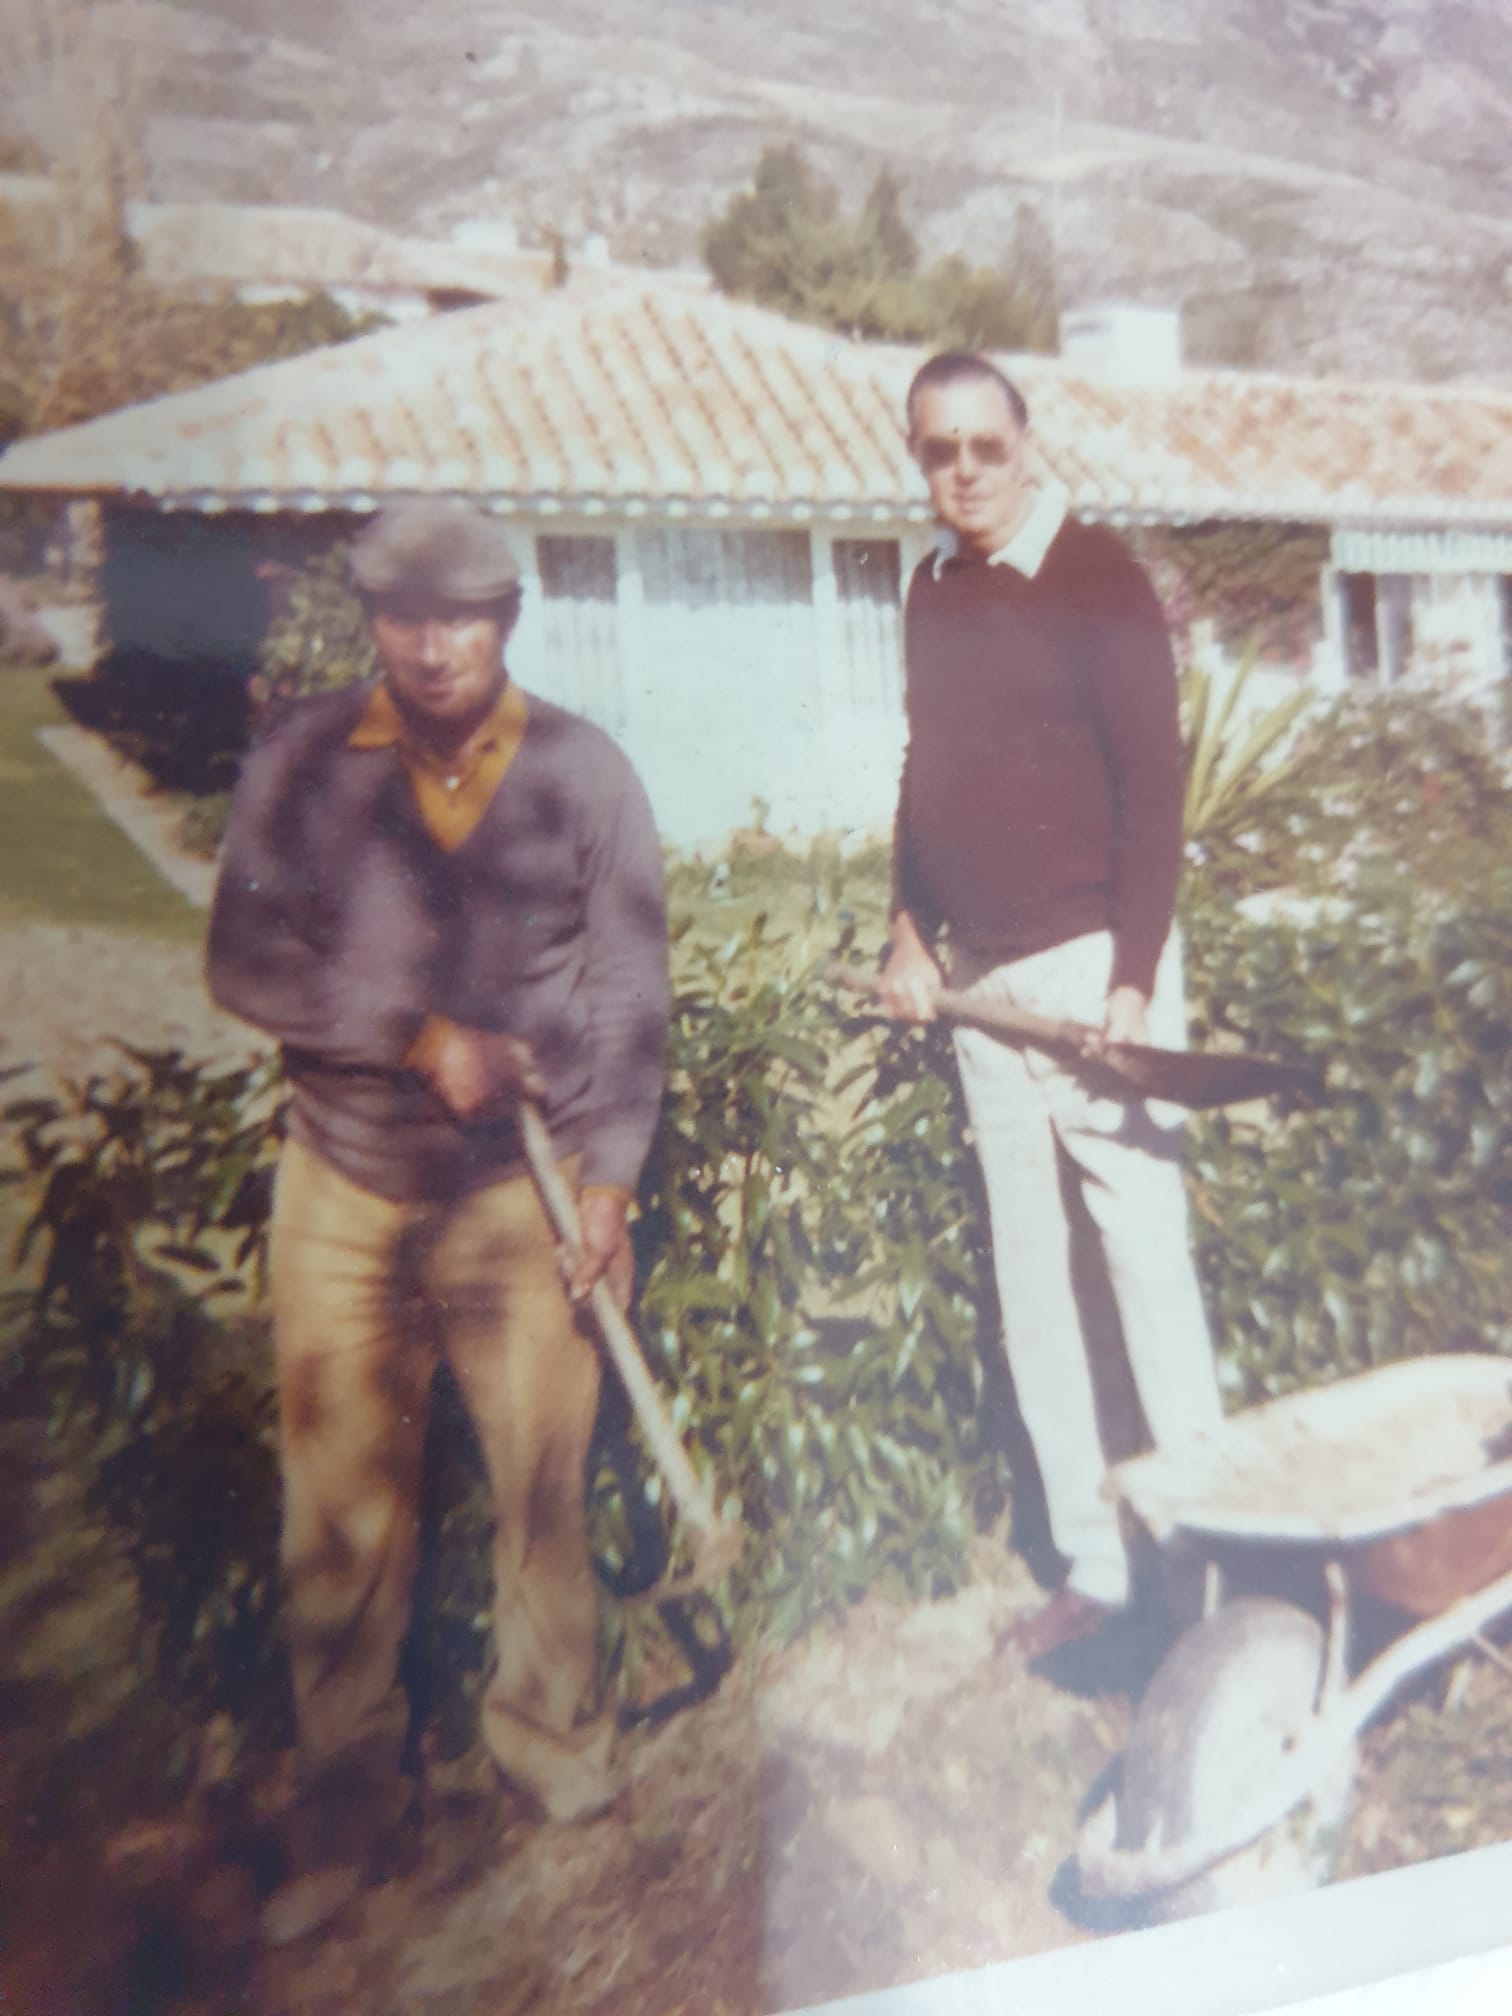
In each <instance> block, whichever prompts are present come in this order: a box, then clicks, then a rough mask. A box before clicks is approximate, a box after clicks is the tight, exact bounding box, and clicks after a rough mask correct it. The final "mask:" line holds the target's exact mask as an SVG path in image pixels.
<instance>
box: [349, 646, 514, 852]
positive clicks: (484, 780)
mask: <svg viewBox="0 0 1512 2016" xmlns="http://www.w3.org/2000/svg"><path fill="white" fill-rule="evenodd" d="M529 712H530V710H529V706H528V704H527V702H526V699H525V695H524V694H523V693H522V692H521V691H520V689H519V687H518V686H516V685H515V684H514V682H513V681H511V682H510V683H509V684H508V685H507V686H506V687H505V688H504V691H503V692H502V693H501V694H500V695H499V697H498V699H497V700H496V701H495V703H494V707H493V711H492V713H491V714H490V715H489V716H488V719H487V720H486V721H485V722H484V723H483V724H482V726H481V727H480V728H479V729H478V732H477V734H476V735H475V736H474V737H473V738H472V740H471V742H470V743H469V746H468V749H467V753H466V755H465V757H464V759H463V760H462V762H461V764H460V765H458V764H455V763H452V764H448V763H444V762H442V761H441V759H440V758H439V757H437V756H435V755H433V754H432V753H431V751H430V750H429V749H427V748H426V747H425V745H424V744H423V743H422V742H420V741H418V740H417V739H416V737H415V736H414V735H413V734H412V733H411V732H410V729H409V727H408V725H407V724H406V722H405V719H404V716H403V715H402V714H401V713H400V712H399V709H398V707H397V706H396V705H395V704H394V697H393V695H392V694H391V693H390V692H389V689H388V687H387V686H386V685H384V684H383V683H382V682H381V681H380V682H379V684H378V685H377V686H376V687H374V689H373V697H372V698H371V699H370V700H369V701H368V704H367V706H366V707H365V708H364V709H363V710H362V718H361V719H360V720H359V721H358V723H357V725H356V727H355V728H354V729H353V730H352V732H351V734H350V736H349V737H348V738H347V741H348V746H349V747H350V748H353V749H397V751H398V752H399V760H400V761H401V762H402V763H403V765H404V768H405V770H406V772H407V773H408V776H409V780H410V783H411V785H412V786H413V787H414V792H415V802H416V804H417V805H418V806H419V808H420V817H421V819H422V820H423V821H424V822H425V830H426V832H427V833H429V834H430V836H431V838H432V839H433V840H434V841H435V843H436V845H437V846H438V847H442V848H444V849H445V850H446V852H447V853H448V854H451V853H454V852H455V851H456V849H457V848H458V847H460V846H461V845H462V843H463V841H464V840H465V839H466V838H467V836H468V835H469V834H470V833H471V832H472V831H473V830H474V828H475V827H476V826H477V824H478V821H479V820H480V819H481V818H482V817H483V814H484V813H485V812H486V811H487V810H488V808H489V806H490V805H491V804H492V802H493V798H494V794H495V792H496V791H497V790H498V788H499V786H500V785H501V784H502V783H503V781H504V776H505V772H506V771H507V770H508V769H509V766H510V764H511V763H512V762H513V761H514V759H515V756H516V754H517V753H518V751H519V747H520V744H521V742H523V741H524V739H525V726H526V722H527V720H528V719H529Z"/></svg>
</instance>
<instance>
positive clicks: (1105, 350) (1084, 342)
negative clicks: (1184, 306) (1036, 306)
mask: <svg viewBox="0 0 1512 2016" xmlns="http://www.w3.org/2000/svg"><path fill="white" fill-rule="evenodd" d="M1060 354H1061V356H1062V357H1063V358H1064V359H1065V361H1066V362H1067V363H1068V364H1074V365H1076V366H1077V368H1078V369H1079V370H1083V371H1086V372H1088V373H1089V374H1090V375H1092V376H1094V377H1098V378H1121V379H1125V380H1135V381H1143V382H1145V383H1150V382H1152V381H1154V382H1158V381H1161V380H1168V379H1171V378H1177V377H1179V376H1180V375H1181V310H1180V309H1179V308H1145V307H1142V306H1140V304H1139V303H1138V302H1134V301H1101V302H1097V303H1094V304H1092V305H1090V306H1088V307H1086V308H1070V309H1067V310H1066V312H1065V313H1064V314H1063V315H1062V316H1061V318H1060Z"/></svg>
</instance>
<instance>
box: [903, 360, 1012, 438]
mask: <svg viewBox="0 0 1512 2016" xmlns="http://www.w3.org/2000/svg"><path fill="white" fill-rule="evenodd" d="M969 378H978V379H986V380H987V381H988V383H989V384H992V385H996V386H997V388H998V390H999V391H1000V392H1001V393H1002V395H1003V397H1004V398H1005V399H1006V400H1007V401H1008V410H1009V412H1010V413H1011V414H1012V415H1013V418H1014V421H1015V423H1016V424H1017V425H1018V426H1020V427H1027V426H1028V425H1029V407H1028V404H1027V402H1026V401H1025V398H1024V395H1023V393H1022V392H1020V390H1019V389H1018V387H1017V385H1015V384H1014V382H1013V380H1012V379H1011V378H1010V377H1008V376H1007V374H1006V373H1005V372H1002V371H999V369H998V367H997V366H996V364H994V363H993V361H992V359H991V358H990V357H982V356H979V355H978V353H977V352H976V351H975V350H941V351H940V352H939V353H938V354H937V355H936V356H933V357H931V358H930V359H929V361H928V362H927V363H925V364H921V365H920V366H919V368H918V370H917V371H916V372H915V373H914V376H913V383H912V384H911V385H910V386H909V388H908V398H907V400H906V401H905V402H904V411H905V412H906V414H907V416H908V432H909V436H910V438H912V435H913V431H914V412H915V409H916V408H917V406H918V403H919V395H920V394H921V393H923V392H933V391H935V390H936V389H938V388H941V387H943V386H946V385H959V384H961V383H962V382H963V381H964V380H966V379H969Z"/></svg>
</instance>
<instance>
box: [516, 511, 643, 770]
mask: <svg viewBox="0 0 1512 2016" xmlns="http://www.w3.org/2000/svg"><path fill="white" fill-rule="evenodd" d="M536 564H537V567H538V568H539V571H540V580H541V643H540V652H541V660H542V665H543V668H544V671H545V675H546V677H545V681H544V682H543V683H544V684H546V685H547V688H548V690H549V691H550V693H551V696H552V698H553V699H559V700H560V701H561V704H562V705H563V706H564V707H570V708H572V710H573V711H574V713H578V714H585V715H586V716H587V717H588V719H589V720H590V721H596V722H597V723H598V725H599V726H600V727H601V728H605V729H607V730H608V732H609V733H610V734H611V735H614V736H619V735H622V734H623V733H624V729H625V720H626V709H625V678H624V670H623V666H622V663H621V657H620V632H619V612H618V609H617V607H616V597H617V593H618V576H617V569H616V566H615V555H614V541H613V540H612V539H605V538H595V537H581V538H575V537H563V536H560V535H558V534H554V533H553V534H542V535H541V536H540V537H539V538H538V539H537V540H536Z"/></svg>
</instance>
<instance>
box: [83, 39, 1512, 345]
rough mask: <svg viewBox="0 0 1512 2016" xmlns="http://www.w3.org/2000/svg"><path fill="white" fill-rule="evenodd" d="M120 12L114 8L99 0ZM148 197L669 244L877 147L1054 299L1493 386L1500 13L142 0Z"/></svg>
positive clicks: (981, 249)
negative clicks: (776, 166)
mask: <svg viewBox="0 0 1512 2016" xmlns="http://www.w3.org/2000/svg"><path fill="white" fill-rule="evenodd" d="M114 11H115V13H116V14H117V15H118V16H120V17H121V18H122V19H124V13H123V10H122V8H121V7H119V6H117V7H116V8H115V10H114ZM130 21H131V24H132V25H131V32H132V39H133V41H134V43H135V45H136V47H137V50H138V52H139V57H140V60H141V61H142V62H143V63H144V65H145V68H146V71H147V73H148V75H149V77H150V90H149V96H148V102H149V118H148V130H147V148H146V154H147V160H148V166H149V176H150V183H151V193H152V194H155V195H158V196H160V197H164V198H183V197H188V196H204V197H218V198H221V199H224V200H234V201H263V202H290V201H297V202H306V203H320V204H327V205H331V206H334V207H337V208H345V209H350V210H352V211H354V212H355V213H357V214H358V215H362V216H366V217H370V218H373V219H376V220H381V221H384V222H387V223H393V224H402V225H405V226H407V227H409V228H412V229H421V230H445V229H447V228H449V227H450V226H451V225H453V224H455V223H456V222H458V221H460V220H461V219H463V218H467V217H477V216H484V217H493V218H499V219H506V220H509V221H511V222H513V223H514V224H515V225H516V226H517V228H518V229H519V231H520V234H521V236H522V237H523V238H525V239H527V240H529V239H532V238H539V237H540V236H541V235H542V234H543V233H544V232H546V231H547V230H549V229H556V230H560V231H561V232H563V233H564V235H565V236H566V237H567V239H568V240H569V241H572V240H573V239H575V238H577V237H579V236H581V235H583V234H585V233H588V232H600V233H603V234H604V235H606V236H607V237H608V239H609V240H610V243H611V246H612V248H613V249H614V251H615V252H616V253H617V254H618V255H619V256H620V257H621V258H625V259H644V260H646V261H649V262H651V263H653V264H663V263H673V262H679V261H688V260H691V259H694V258H696V256H697V244H698V235H699V229H700V226H701V224H702V222H703V220H704V219H705V218H706V217H707V216H708V214H709V213H710V211H711V210H713V209H715V208H717V207H718V206H719V205H720V204H721V203H722V202H723V201H724V199H725V198H726V197H727V195H728V194H729V192H730V191H731V190H732V189H733V188H735V187H737V186H739V185H740V184H741V183H742V182H743V181H744V180H745V178H746V176H747V175H748V173H749V170H750V167H751V164H752V162H753V161H754V159H755V156H756V154H757V153H758V151H759V150H760V148H761V147H762V146H763V145H765V144H767V143H769V142H772V141H777V140H789V139H791V140H796V141H799V142H801V143H802V144H803V145H804V146H805V147H806V148H807V149H808V150H809V151H810V152H811V154H812V155H813V157H814V158H815V159H816V161H817V162H818V163H819V164H820V165H821V166H822V167H823V168H825V169H826V170H827V171H828V172H830V173H831V174H833V175H834V176H835V177H836V178H837V179H838V180H839V181H840V182H841V184H842V185H843V186H844V187H845V189H846V190H847V191H848V192H849V193H851V194H858V193H859V191H860V190H861V188H862V187H863V186H864V185H865V183H866V182H867V180H868V179H869V178H870V176H871V175H872V174H873V173H874V172H875V170H876V168H877V167H878V166H879V165H880V164H881V163H883V162H884V161H886V162H890V163H891V164H892V165H893V166H894V168H895V169H896V171H897V172H898V174H899V175H900V177H901V179H902V181H903V184H904V190H905V197H906V201H907V204H908V207H909V210H910V213H911V215H912V216H913V218H914V219H915V220H916V222H917V224H918V225H919V227H920V235H921V236H922V238H923V239H924V241H925V244H926V247H927V249H929V250H930V251H940V250H946V249H960V250H963V251H966V252H969V253H970V255H971V256H973V257H974V258H978V259H983V260H990V259H992V258H994V257H995V256H999V255H1000V254H1001V253H1002V252H1003V250H1004V249H1005V248H1006V246H1007V244H1008V243H1009V241H1010V238H1011V235H1012V230H1013V223H1014V218H1015V215H1016V213H1017V212H1018V211H1019V210H1020V209H1021V208H1028V209H1030V210H1032V211H1034V212H1036V213H1037V214H1038V216H1039V217H1040V219H1041V220H1042V222H1043V223H1044V225H1045V226H1046V227H1047V229H1048V230H1049V231H1050V232H1051V233H1052V234H1053V237H1054V241H1055V244H1056V247H1057V255H1058V256H1057V264H1058V272H1059V284H1060V293H1061V298H1062V301H1063V302H1076V301H1085V300H1087V299H1088V298H1092V297H1099V296H1100V297H1106V296H1110V295H1126V296H1133V297H1135V298H1139V299H1144V300H1154V301H1167V302H1168V301H1175V300H1179V301H1181V302H1182V303H1183V305H1184V307H1185V309H1186V311H1187V323H1188V348H1189V354H1191V355H1192V356H1193V357H1194V359H1198V360H1203V359H1222V360H1226V361H1232V362H1236V363H1241V364H1253V365H1266V366H1271V367H1279V368H1301V369H1308V370H1323V371H1361V372H1378V373H1386V374H1391V375H1403V376H1412V377H1423V378H1441V377H1449V376H1456V375H1464V374H1469V375H1478V376H1480V375H1485V376H1499V375H1503V374H1509V373H1512V355H1509V346H1508V343H1507V325H1506V306H1507V296H1508V283H1509V277H1512V206H1509V204H1508V201H1507V198H1508V196H1509V194H1512V149H1509V148H1508V146H1507V144H1506V138H1505V136H1506V133H1507V131H1508V130H1509V126H1512V27H1509V25H1508V17H1507V16H1506V14H1505V11H1504V9H1503V8H1502V7H1501V6H1500V4H1499V0H1360V4H1352V5H1351V4H1339V0H1211V4H1207V5H1204V6H1203V7H1201V8H1199V7H1197V6H1196V5H1195V4H1193V0H1016V4H1014V5H1011V6H1004V5H1002V4H1001V0H951V4H950V5H948V6H947V5H945V4H942V0H871V4H870V5H868V6H865V7H862V6H859V5H855V6H850V7H846V8H831V9H825V10H818V9H814V8H812V7H811V6H808V5H806V4H800V0H764V4H762V5H759V6H755V7H752V6H748V5H746V4H744V0H617V4H616V5H615V7H614V8H613V9H612V10H610V9H607V8H605V7H603V6H602V5H601V4H598V0H553V4H552V5H551V6H549V7H547V6H545V5H541V4H528V0H527V4H516V5H509V4H504V0H436V4H433V5H432V6H430V7H428V8H425V9H423V10H416V9H414V8H412V7H410V6H408V5H407V4H404V0H330V4H328V5H326V6H324V7H322V8H320V9H318V10H317V9H312V8H310V7H308V6H306V5H304V4H302V0H299V4H296V0H180V4H172V5H170V4H164V0H149V4H147V5H145V6H132V7H131V8H130Z"/></svg>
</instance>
